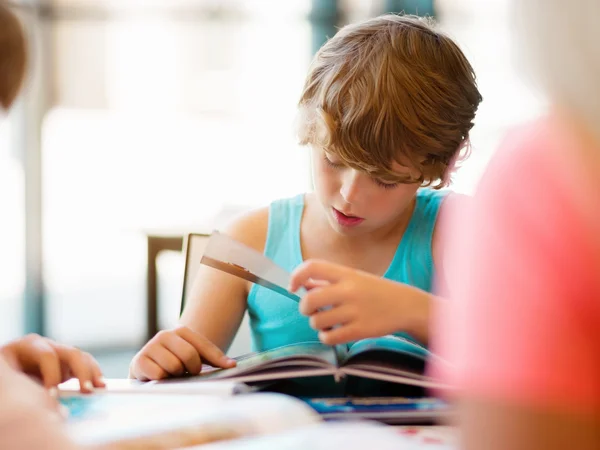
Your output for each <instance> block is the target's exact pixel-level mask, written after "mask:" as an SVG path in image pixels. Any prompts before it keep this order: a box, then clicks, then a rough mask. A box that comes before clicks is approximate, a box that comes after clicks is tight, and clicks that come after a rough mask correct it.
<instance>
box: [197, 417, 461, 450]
mask: <svg viewBox="0 0 600 450" xmlns="http://www.w3.org/2000/svg"><path fill="white" fill-rule="evenodd" d="M412 430H414V433H412V432H411V433H403V431H402V430H398V429H394V428H391V427H386V426H383V425H376V424H374V423H369V422H355V423H352V422H344V423H341V422H339V423H335V422H334V423H329V424H318V425H311V426H308V427H304V428H299V429H296V430H291V431H288V432H284V433H280V434H274V435H269V436H260V437H254V438H250V439H242V440H236V441H231V442H220V443H214V444H209V445H205V446H202V447H194V448H193V449H194V450H242V449H243V450H304V449H310V450H321V449H322V450H332V449H344V450H364V449H365V448H374V449H377V450H417V449H422V450H429V449H431V450H434V449H435V450H451V449H456V448H458V447H457V446H456V445H455V441H454V438H453V435H452V436H451V435H450V434H448V433H441V434H440V436H437V435H435V433H434V434H432V435H431V436H425V435H424V436H421V435H420V431H421V430H424V429H417V428H414V429H411V431H412ZM425 432H426V430H425Z"/></svg>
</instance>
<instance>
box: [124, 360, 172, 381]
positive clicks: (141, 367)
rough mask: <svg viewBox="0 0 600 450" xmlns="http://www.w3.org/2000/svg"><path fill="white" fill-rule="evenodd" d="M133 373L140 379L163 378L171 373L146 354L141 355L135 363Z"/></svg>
mask: <svg viewBox="0 0 600 450" xmlns="http://www.w3.org/2000/svg"><path fill="white" fill-rule="evenodd" d="M131 375H132V376H133V377H134V378H137V379H138V380H140V381H149V380H162V379H163V378H167V377H168V376H169V374H168V373H167V371H166V370H165V369H163V368H162V367H160V366H159V365H158V364H156V363H155V362H154V361H152V360H151V359H150V358H149V357H147V356H146V355H140V356H139V357H138V359H137V361H136V362H135V364H133V367H132V371H131Z"/></svg>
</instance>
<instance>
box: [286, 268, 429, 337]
mask: <svg viewBox="0 0 600 450" xmlns="http://www.w3.org/2000/svg"><path fill="white" fill-rule="evenodd" d="M302 286H303V287H305V288H306V289H309V291H308V293H307V294H306V295H305V296H304V297H303V298H302V299H301V301H300V312H301V313H302V314H304V315H306V316H309V317H310V326H311V327H312V328H314V329H315V330H317V331H319V339H320V340H321V342H323V343H324V344H328V345H337V344H342V343H346V342H350V341H355V340H358V339H365V338H369V337H378V336H384V335H387V334H391V333H396V332H400V331H404V332H407V333H410V334H411V335H413V336H414V337H416V338H417V339H419V340H421V341H422V342H427V338H428V335H429V332H428V327H429V310H430V306H431V305H430V304H431V296H430V294H428V293H426V292H424V291H422V290H420V289H417V288H415V287H413V286H409V285H406V284H402V283H397V282H394V281H390V280H386V279H383V278H380V277H377V276H375V275H372V274H369V273H366V272H362V271H359V270H355V269H352V268H349V267H345V266H342V265H339V264H334V263H330V262H326V261H320V260H309V261H306V262H305V263H303V264H302V265H300V266H299V267H298V268H297V269H296V270H295V271H294V272H293V273H292V278H291V282H290V287H289V290H290V291H291V292H295V291H296V290H298V289H299V288H300V287H302ZM334 327H335V328H334Z"/></svg>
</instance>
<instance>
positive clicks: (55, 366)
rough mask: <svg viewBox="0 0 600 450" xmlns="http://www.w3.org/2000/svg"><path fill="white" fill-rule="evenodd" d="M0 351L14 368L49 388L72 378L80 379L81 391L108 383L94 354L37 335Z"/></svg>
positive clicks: (8, 345)
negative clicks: (103, 379) (104, 379)
mask: <svg viewBox="0 0 600 450" xmlns="http://www.w3.org/2000/svg"><path fill="white" fill-rule="evenodd" d="M0 354H1V355H2V356H3V357H4V358H5V360H6V361H7V362H8V363H9V364H10V365H12V366H13V368H14V369H16V370H19V371H21V372H23V373H25V374H27V375H29V376H31V377H34V378H37V379H39V380H40V381H41V382H42V384H43V385H44V386H45V387H46V388H51V387H55V386H57V385H59V384H60V383H62V382H64V381H67V380H69V379H71V378H73V377H74V378H77V379H78V380H79V385H80V386H81V391H82V392H91V391H93V390H94V387H104V386H105V384H104V381H102V371H101V370H100V366H99V365H98V363H97V362H96V360H95V359H94V358H93V357H92V355H90V354H89V353H86V352H83V351H81V350H79V349H77V348H75V347H71V346H68V345H63V344H58V343H56V342H54V341H52V340H51V339H48V338H44V337H41V336H38V335H37V334H30V335H28V336H25V337H23V338H21V339H17V340H15V341H13V342H10V343H9V344H7V345H5V346H4V347H2V348H0Z"/></svg>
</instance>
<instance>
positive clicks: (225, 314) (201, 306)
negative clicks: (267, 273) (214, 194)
mask: <svg viewBox="0 0 600 450" xmlns="http://www.w3.org/2000/svg"><path fill="white" fill-rule="evenodd" d="M268 218H269V211H268V208H264V209H261V210H257V211H252V212H250V213H248V214H246V215H245V216H243V217H241V218H240V219H238V220H236V221H235V222H234V223H233V224H232V225H230V226H229V227H228V228H227V229H225V230H224V231H223V233H224V234H227V235H228V236H230V237H232V238H234V239H235V240H237V241H239V242H241V243H243V244H246V245H248V246H250V247H252V248H254V249H256V250H258V251H260V252H261V253H262V251H263V250H264V246H265V241H266V236H267V227H268ZM250 288H251V284H250V283H249V282H247V281H245V280H242V279H240V278H237V277H234V276H233V275H230V274H227V273H224V272H221V271H219V270H216V269H213V268H212V267H207V266H201V267H200V270H199V271H198V274H197V276H196V278H195V279H194V284H193V287H192V293H191V295H190V297H189V299H188V300H187V304H186V306H185V309H184V311H183V314H182V316H181V320H180V323H181V324H182V325H185V326H187V327H189V328H191V329H192V330H194V331H197V332H199V333H202V334H203V335H204V336H206V337H207V338H208V339H209V340H210V341H211V342H213V343H214V344H216V345H217V346H218V347H219V348H221V349H222V350H223V351H226V350H227V348H228V347H229V345H231V342H232V340H233V338H234V337H235V334H236V332H237V330H238V327H239V325H240V323H241V321H242V318H243V316H244V312H245V311H246V307H247V303H246V301H247V297H248V293H249V291H250Z"/></svg>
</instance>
